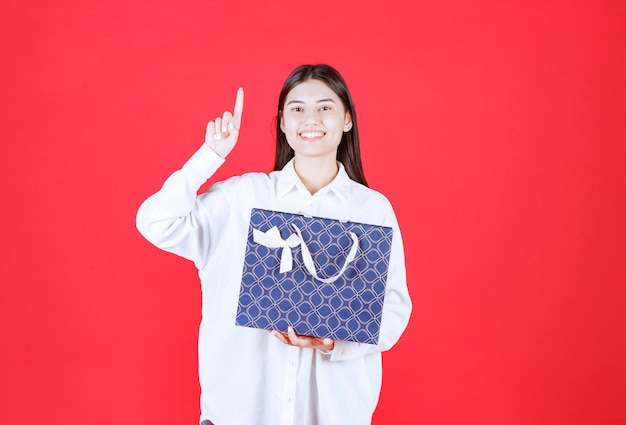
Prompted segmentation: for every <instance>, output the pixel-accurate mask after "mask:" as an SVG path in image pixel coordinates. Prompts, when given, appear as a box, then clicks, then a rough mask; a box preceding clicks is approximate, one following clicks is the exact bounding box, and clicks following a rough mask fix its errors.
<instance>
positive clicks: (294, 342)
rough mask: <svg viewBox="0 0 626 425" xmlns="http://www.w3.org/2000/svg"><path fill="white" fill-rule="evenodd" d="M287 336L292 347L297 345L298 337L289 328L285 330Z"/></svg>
mask: <svg viewBox="0 0 626 425" xmlns="http://www.w3.org/2000/svg"><path fill="white" fill-rule="evenodd" d="M287 336H288V337H289V342H291V344H292V345H298V342H299V341H298V335H296V331H294V330H293V328H292V327H291V326H289V327H288V328H287Z"/></svg>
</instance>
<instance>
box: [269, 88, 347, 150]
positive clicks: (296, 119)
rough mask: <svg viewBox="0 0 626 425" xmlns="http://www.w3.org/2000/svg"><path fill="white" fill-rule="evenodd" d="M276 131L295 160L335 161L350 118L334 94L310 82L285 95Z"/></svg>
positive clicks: (328, 89)
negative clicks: (284, 139)
mask: <svg viewBox="0 0 626 425" xmlns="http://www.w3.org/2000/svg"><path fill="white" fill-rule="evenodd" d="M280 128H281V130H282V131H283V132H284V133H285V137H286V138H287V142H288V143H289V146H291V148H292V149H293V150H294V153H295V156H296V157H298V156H300V157H316V158H328V159H329V160H332V161H335V160H336V158H337V147H338V146H339V143H340V142H341V137H342V136H343V133H344V132H345V131H349V130H350V128H352V118H351V117H350V114H349V113H348V112H346V111H345V109H344V107H343V104H342V103H341V99H339V97H338V96H337V95H336V94H335V92H334V91H332V90H331V89H330V88H329V87H328V86H327V85H326V84H325V83H323V82H322V81H320V80H316V79H310V80H307V81H305V82H302V83H300V84H298V85H297V86H295V87H294V88H293V89H291V91H290V92H289V93H288V94H287V97H286V98H285V104H284V106H283V113H282V117H281V119H280Z"/></svg>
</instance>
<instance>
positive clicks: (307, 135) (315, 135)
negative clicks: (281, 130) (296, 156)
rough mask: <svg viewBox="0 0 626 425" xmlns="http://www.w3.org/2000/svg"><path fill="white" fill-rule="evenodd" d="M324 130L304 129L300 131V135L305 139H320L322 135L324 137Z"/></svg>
mask: <svg viewBox="0 0 626 425" xmlns="http://www.w3.org/2000/svg"><path fill="white" fill-rule="evenodd" d="M324 134H326V133H324V132H323V131H303V132H302V133H300V137H302V138H303V139H319V138H320V137H324Z"/></svg>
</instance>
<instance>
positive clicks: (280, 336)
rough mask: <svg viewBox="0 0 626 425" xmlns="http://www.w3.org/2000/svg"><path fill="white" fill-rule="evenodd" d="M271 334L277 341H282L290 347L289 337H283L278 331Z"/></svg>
mask: <svg viewBox="0 0 626 425" xmlns="http://www.w3.org/2000/svg"><path fill="white" fill-rule="evenodd" d="M270 333H271V334H272V335H274V336H275V337H276V339H278V340H280V341H281V342H282V343H283V344H287V345H289V340H288V339H287V337H286V336H285V335H283V334H282V333H280V332H278V331H270Z"/></svg>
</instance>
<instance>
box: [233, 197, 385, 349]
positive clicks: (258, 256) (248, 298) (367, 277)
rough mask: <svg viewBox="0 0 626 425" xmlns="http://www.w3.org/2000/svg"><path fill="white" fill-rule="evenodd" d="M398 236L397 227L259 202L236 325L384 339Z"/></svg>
mask: <svg viewBox="0 0 626 425" xmlns="http://www.w3.org/2000/svg"><path fill="white" fill-rule="evenodd" d="M392 236H393V229H392V228H391V227H385V226H375V225H371V224H364V223H354V222H344V221H339V220H332V219H327V218H319V217H309V216H304V215H301V214H291V213H284V212H276V211H270V210H263V209H256V208H255V209H253V210H252V213H251V215H250V227H249V231H248V241H247V245H246V253H245V257H244V264H243V272H242V279H241V289H240V294H239V303H238V306H237V316H236V324H237V325H239V326H246V327H252V328H259V329H270V330H278V331H281V332H285V331H287V327H288V326H292V327H293V328H294V330H295V331H296V333H298V334H300V335H309V336H317V337H328V338H332V339H336V340H345V341H354V342H363V343H367V344H377V343H378V336H379V333H380V322H381V316H382V309H383V303H384V299H385V287H386V282H387V272H388V269H389V256H390V253H391V241H392Z"/></svg>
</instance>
